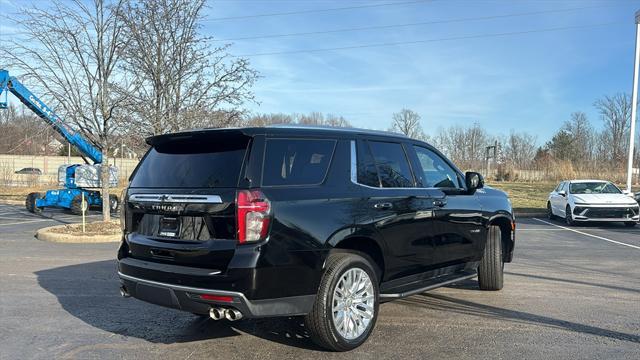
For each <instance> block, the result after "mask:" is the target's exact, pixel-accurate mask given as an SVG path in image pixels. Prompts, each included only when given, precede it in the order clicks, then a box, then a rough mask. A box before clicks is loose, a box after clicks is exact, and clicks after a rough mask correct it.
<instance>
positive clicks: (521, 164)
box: [504, 131, 537, 169]
mask: <svg viewBox="0 0 640 360" xmlns="http://www.w3.org/2000/svg"><path fill="white" fill-rule="evenodd" d="M536 142H537V138H536V137H535V136H533V135H531V134H528V133H526V132H522V133H517V132H514V131H512V132H511V134H509V137H508V138H507V140H506V145H505V147H504V156H505V160H506V161H507V162H508V163H510V164H511V165H512V166H514V167H515V168H517V169H527V168H529V167H530V166H531V164H532V163H533V159H534V157H535V156H536V151H537V147H536Z"/></svg>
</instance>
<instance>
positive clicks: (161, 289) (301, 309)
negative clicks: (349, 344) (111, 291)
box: [118, 271, 315, 318]
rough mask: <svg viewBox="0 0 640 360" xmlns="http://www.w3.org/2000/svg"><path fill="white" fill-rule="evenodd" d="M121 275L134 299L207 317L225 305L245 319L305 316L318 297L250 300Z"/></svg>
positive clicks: (237, 293)
mask: <svg viewBox="0 0 640 360" xmlns="http://www.w3.org/2000/svg"><path fill="white" fill-rule="evenodd" d="M118 276H119V277H120V282H121V284H122V286H123V287H124V288H125V290H126V292H127V293H128V294H129V295H131V296H132V297H134V298H137V299H139V300H143V301H146V302H150V303H153V304H156V305H161V306H165V307H170V308H174V309H179V310H184V311H188V312H192V313H196V314H208V313H209V309H211V307H213V306H222V307H228V308H235V309H238V310H239V311H240V312H242V314H243V316H244V317H246V318H258V317H272V316H293V315H305V314H307V313H309V311H311V307H312V306H313V302H314V301H315V295H302V296H290V297H283V298H274V299H262V300H249V299H247V298H246V296H245V295H244V294H243V293H241V292H236V291H228V290H215V289H203V288H196V287H190V286H183V285H176V284H168V283H164V282H158V281H152V280H146V279H141V278H137V277H134V276H130V275H126V274H123V273H122V272H120V271H118ZM201 295H216V296H224V297H229V298H231V301H224V302H222V301H211V300H204V299H202V298H201V297H200V296H201Z"/></svg>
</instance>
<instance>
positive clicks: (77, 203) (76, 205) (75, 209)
mask: <svg viewBox="0 0 640 360" xmlns="http://www.w3.org/2000/svg"><path fill="white" fill-rule="evenodd" d="M85 201H86V200H85ZM69 211H71V213H72V214H74V215H82V195H76V196H74V198H73V200H71V207H70V208H69Z"/></svg>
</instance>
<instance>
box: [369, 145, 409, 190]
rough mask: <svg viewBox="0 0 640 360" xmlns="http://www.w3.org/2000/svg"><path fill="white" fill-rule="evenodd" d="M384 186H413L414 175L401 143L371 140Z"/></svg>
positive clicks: (374, 158)
mask: <svg viewBox="0 0 640 360" xmlns="http://www.w3.org/2000/svg"><path fill="white" fill-rule="evenodd" d="M368 143H369V147H370V148H371V154H372V155H373V161H374V162H375V164H376V167H377V169H378V176H379V177H380V185H382V187H413V186H414V185H413V175H412V174H411V168H410V167H409V162H408V161H407V156H406V154H405V152H404V149H403V148H402V145H401V144H398V143H390V142H380V141H369V142H368Z"/></svg>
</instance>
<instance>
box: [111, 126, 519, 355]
mask: <svg viewBox="0 0 640 360" xmlns="http://www.w3.org/2000/svg"><path fill="white" fill-rule="evenodd" d="M147 142H148V144H149V145H150V146H151V149H150V150H149V151H148V152H147V154H146V155H145V157H144V158H143V159H142V161H141V162H140V164H139V165H138V167H137V169H136V170H135V172H134V173H133V175H132V178H131V182H130V184H129V187H128V189H127V190H126V191H125V193H124V194H123V205H124V206H123V207H122V219H121V221H122V225H123V229H124V237H123V241H122V244H121V246H120V249H119V251H118V274H119V276H120V279H121V283H122V287H121V294H122V295H123V296H125V297H126V296H133V297H135V298H138V299H141V300H144V301H147V302H151V303H154V304H158V305H163V306H167V307H172V308H177V309H181V310H184V311H188V312H191V313H194V314H197V315H202V316H210V317H211V318H212V319H214V320H220V319H223V318H225V319H227V320H230V321H234V320H238V319H240V318H243V317H244V318H257V317H269V316H292V315H304V316H305V325H306V328H307V331H308V332H309V334H310V336H311V338H312V339H313V340H314V341H315V342H316V343H318V344H319V345H321V346H323V347H325V348H328V349H332V350H337V351H344V350H349V349H352V348H355V347H357V346H359V345H360V344H362V343H363V342H364V341H365V340H366V339H367V338H368V336H369V335H370V334H371V331H372V329H373V327H374V325H375V323H376V319H377V316H378V305H379V304H380V302H384V301H389V300H393V299H398V298H403V297H406V296H410V295H413V294H418V293H421V292H423V291H426V290H429V289H433V288H436V287H438V286H442V285H445V284H449V283H452V282H456V281H460V280H463V279H468V278H472V277H475V276H478V282H479V286H480V288H481V289H485V290H499V289H501V288H502V283H503V264H504V263H505V262H510V261H511V258H512V254H513V248H514V239H515V238H514V230H515V224H514V217H513V214H512V210H511V204H510V201H509V199H508V197H507V196H506V194H505V193H504V192H502V191H499V190H495V189H492V188H489V187H485V186H484V184H483V180H482V177H481V176H480V175H479V174H478V173H473V172H468V173H466V174H463V173H462V172H461V171H460V170H458V169H457V168H456V167H455V166H454V165H453V164H452V163H451V162H450V161H449V160H448V159H447V158H445V157H444V156H443V155H442V154H441V153H440V152H438V151H437V150H436V149H434V148H433V147H432V146H430V145H429V144H426V143H424V142H421V141H417V140H413V139H409V138H407V137H404V136H401V135H396V134H391V133H386V132H377V131H369V130H359V129H332V128H318V127H312V128H310V127H291V126H288V127H279V126H278V127H266V128H240V129H210V130H209V129H205V130H196V131H189V132H181V133H175V134H168V135H160V136H155V137H151V138H149V139H147Z"/></svg>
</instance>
